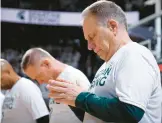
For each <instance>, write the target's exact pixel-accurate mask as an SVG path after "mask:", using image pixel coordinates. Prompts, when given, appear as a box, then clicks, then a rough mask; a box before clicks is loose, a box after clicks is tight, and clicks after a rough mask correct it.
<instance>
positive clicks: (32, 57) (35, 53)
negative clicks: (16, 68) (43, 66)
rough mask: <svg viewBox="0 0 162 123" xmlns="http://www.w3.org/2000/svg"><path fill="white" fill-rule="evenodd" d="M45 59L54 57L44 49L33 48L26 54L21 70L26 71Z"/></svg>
mask: <svg viewBox="0 0 162 123" xmlns="http://www.w3.org/2000/svg"><path fill="white" fill-rule="evenodd" d="M43 58H52V56H51V55H50V54H49V53H48V52H47V51H45V50H43V49H42V48H31V49H29V50H28V51H26V53H25V54H24V56H23V58H22V61H21V68H22V69H23V70H25V69H26V68H27V67H28V66H30V65H31V66H32V65H33V66H34V65H35V64H36V63H38V62H39V61H40V60H42V59H43Z"/></svg>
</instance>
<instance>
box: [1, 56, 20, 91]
mask: <svg viewBox="0 0 162 123" xmlns="http://www.w3.org/2000/svg"><path fill="white" fill-rule="evenodd" d="M0 64H1V88H2V89H4V90H7V89H11V88H12V86H13V85H14V84H15V83H16V81H17V80H18V79H19V76H18V75H17V74H16V72H15V71H14V70H13V68H12V66H11V65H10V63H9V62H8V61H6V60H4V59H0Z"/></svg>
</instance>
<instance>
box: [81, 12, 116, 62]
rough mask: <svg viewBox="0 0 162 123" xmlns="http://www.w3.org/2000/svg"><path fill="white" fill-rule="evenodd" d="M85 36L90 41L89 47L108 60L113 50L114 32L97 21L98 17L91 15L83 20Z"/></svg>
mask: <svg viewBox="0 0 162 123" xmlns="http://www.w3.org/2000/svg"><path fill="white" fill-rule="evenodd" d="M83 32H84V37H85V39H86V40H87V41H88V49H89V50H93V51H94V52H95V53H96V54H97V55H98V56H99V57H100V58H101V59H103V60H106V59H107V56H108V55H109V53H110V52H111V50H113V49H112V48H113V40H114V38H115V37H114V34H113V33H112V31H110V29H109V28H108V27H107V26H105V27H104V26H101V25H99V23H97V19H96V17H94V16H92V15H89V16H87V17H86V18H85V19H84V21H83Z"/></svg>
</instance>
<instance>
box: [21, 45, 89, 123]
mask: <svg viewBox="0 0 162 123" xmlns="http://www.w3.org/2000/svg"><path fill="white" fill-rule="evenodd" d="M21 68H22V70H23V71H24V73H25V74H26V75H28V76H29V77H30V78H31V79H33V80H37V81H38V82H39V84H43V83H48V81H49V80H50V79H54V80H56V79H64V80H67V81H71V82H72V83H74V84H75V85H78V86H80V87H82V88H84V89H85V90H87V89H88V88H89V85H90V83H89V81H88V79H87V77H86V76H85V75H84V74H83V73H82V72H81V71H80V70H77V69H76V68H74V67H72V66H69V65H67V64H64V63H62V62H60V61H58V60H57V59H55V58H54V57H52V56H51V55H50V54H49V53H48V52H47V51H45V50H43V49H41V48H32V49H29V50H28V51H26V53H25V54H24V56H23V58H22V63H21ZM49 107H50V110H51V112H50V123H81V121H82V120H83V116H84V111H82V110H81V109H77V108H74V107H70V108H71V109H72V110H71V109H70V108H69V106H67V105H64V104H57V103H56V102H55V100H53V99H50V103H49ZM72 111H73V112H74V113H75V114H76V116H77V117H78V118H79V119H80V120H79V119H78V118H77V117H76V116H75V114H74V113H73V112H72Z"/></svg>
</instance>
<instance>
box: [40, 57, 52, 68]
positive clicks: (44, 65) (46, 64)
mask: <svg viewBox="0 0 162 123" xmlns="http://www.w3.org/2000/svg"><path fill="white" fill-rule="evenodd" d="M41 66H43V67H46V68H50V66H51V64H50V61H49V60H48V59H44V60H42V61H41Z"/></svg>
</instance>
